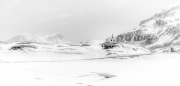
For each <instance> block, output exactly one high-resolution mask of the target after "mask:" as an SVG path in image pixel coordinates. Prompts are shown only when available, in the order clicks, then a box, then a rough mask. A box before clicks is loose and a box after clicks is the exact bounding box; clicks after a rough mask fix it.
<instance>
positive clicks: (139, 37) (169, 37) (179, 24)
mask: <svg viewBox="0 0 180 86" xmlns="http://www.w3.org/2000/svg"><path fill="white" fill-rule="evenodd" d="M179 40H180V3H179V4H175V5H172V6H170V7H168V8H166V9H164V10H163V11H162V12H160V13H157V14H155V15H154V16H152V17H150V18H148V19H146V20H143V21H142V22H141V23H140V25H139V26H138V27H137V28H135V30H134V31H132V32H127V33H123V34H120V35H118V36H117V41H118V42H120V43H128V44H134V45H139V46H143V47H146V48H149V49H151V50H153V49H156V48H161V47H168V46H172V45H177V44H180V42H179Z"/></svg>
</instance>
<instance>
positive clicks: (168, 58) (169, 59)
mask: <svg viewBox="0 0 180 86" xmlns="http://www.w3.org/2000/svg"><path fill="white" fill-rule="evenodd" d="M14 45H16V44H6V45H1V52H0V69H1V71H0V85H1V86H180V82H179V80H180V58H179V54H153V55H148V54H149V52H148V51H146V50H144V51H143V49H141V48H138V47H136V49H135V52H138V51H139V53H137V54H139V55H135V56H134V57H129V56H128V57H126V56H124V57H118V56H119V55H127V53H128V52H131V54H133V53H132V52H133V51H132V50H130V49H131V48H132V49H133V50H134V48H133V47H132V46H131V47H129V48H128V49H127V50H126V49H116V48H115V49H114V50H111V49H110V50H108V51H105V50H102V49H101V48H100V47H99V46H88V47H79V46H63V47H62V46H61V47H57V46H56V45H53V46H52V45H37V44H33V45H37V46H38V48H37V49H26V48H24V50H9V48H10V47H12V46H14ZM121 48H123V47H121ZM126 48H127V45H126ZM138 49H139V50H138ZM122 50H125V51H122ZM118 51H120V52H121V53H122V54H120V52H118ZM140 51H141V52H140ZM112 54H113V55H112ZM107 55H110V56H107ZM115 55H117V56H116V57H115V58H112V57H113V56H115Z"/></svg>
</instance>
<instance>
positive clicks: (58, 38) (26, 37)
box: [6, 34, 70, 44]
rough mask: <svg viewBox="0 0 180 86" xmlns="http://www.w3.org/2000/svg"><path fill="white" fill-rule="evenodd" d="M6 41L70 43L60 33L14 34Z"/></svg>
mask: <svg viewBox="0 0 180 86" xmlns="http://www.w3.org/2000/svg"><path fill="white" fill-rule="evenodd" d="M6 42H8V43H12V42H37V43H42V44H61V43H67V44H68V43H70V42H69V41H67V40H66V39H65V38H64V37H63V36H62V35H60V34H52V35H48V36H36V35H31V34H23V35H18V36H15V37H13V38H11V39H9V40H8V41H6Z"/></svg>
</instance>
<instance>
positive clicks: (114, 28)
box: [0, 0, 179, 43]
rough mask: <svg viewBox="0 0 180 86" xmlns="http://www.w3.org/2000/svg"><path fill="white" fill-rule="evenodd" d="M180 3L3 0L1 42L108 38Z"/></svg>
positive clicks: (158, 0)
mask: <svg viewBox="0 0 180 86" xmlns="http://www.w3.org/2000/svg"><path fill="white" fill-rule="evenodd" d="M178 1H179V0H0V29H1V31H0V40H2V41H5V40H8V39H10V38H12V37H14V36H16V35H20V34H35V35H49V34H53V33H60V34H61V35H63V36H65V37H66V38H67V39H68V40H69V41H72V42H76V43H79V42H80V41H86V40H88V39H89V40H94V39H97V40H99V39H105V38H107V37H109V36H111V34H112V33H114V35H118V34H120V33H122V32H125V31H129V30H132V29H134V28H135V27H137V26H138V25H139V23H140V21H142V20H144V19H147V18H149V17H151V16H153V15H154V14H155V13H158V12H160V11H161V10H162V9H163V8H166V7H167V6H169V5H171V4H174V3H176V2H178Z"/></svg>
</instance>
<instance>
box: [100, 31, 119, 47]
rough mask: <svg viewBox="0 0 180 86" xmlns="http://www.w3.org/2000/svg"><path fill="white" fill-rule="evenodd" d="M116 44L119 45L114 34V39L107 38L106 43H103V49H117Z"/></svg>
mask: <svg viewBox="0 0 180 86" xmlns="http://www.w3.org/2000/svg"><path fill="white" fill-rule="evenodd" d="M116 44H117V42H116V37H114V36H113V34H112V37H109V38H107V39H106V42H105V43H102V44H101V46H102V47H103V49H109V48H113V47H116V46H117V45H116Z"/></svg>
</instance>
